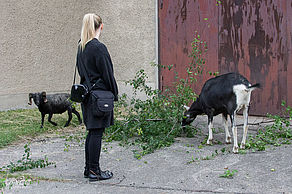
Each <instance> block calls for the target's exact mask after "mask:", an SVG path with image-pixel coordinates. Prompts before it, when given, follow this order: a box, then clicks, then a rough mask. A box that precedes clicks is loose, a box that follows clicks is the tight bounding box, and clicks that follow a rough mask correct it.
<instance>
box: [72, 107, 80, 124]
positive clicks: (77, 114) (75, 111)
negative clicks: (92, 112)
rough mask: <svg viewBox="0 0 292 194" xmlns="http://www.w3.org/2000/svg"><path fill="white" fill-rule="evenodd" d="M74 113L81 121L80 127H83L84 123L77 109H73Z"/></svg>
mask: <svg viewBox="0 0 292 194" xmlns="http://www.w3.org/2000/svg"><path fill="white" fill-rule="evenodd" d="M72 112H73V113H74V114H75V115H76V116H77V118H78V121H79V125H81V123H82V119H81V117H80V114H79V112H77V110H76V109H75V108H73V109H72Z"/></svg>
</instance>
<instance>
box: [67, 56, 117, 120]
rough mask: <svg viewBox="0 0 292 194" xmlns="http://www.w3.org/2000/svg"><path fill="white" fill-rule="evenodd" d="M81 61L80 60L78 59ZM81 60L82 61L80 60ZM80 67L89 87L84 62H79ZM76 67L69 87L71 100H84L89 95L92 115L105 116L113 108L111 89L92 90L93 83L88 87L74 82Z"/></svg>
mask: <svg viewBox="0 0 292 194" xmlns="http://www.w3.org/2000/svg"><path fill="white" fill-rule="evenodd" d="M80 61H81V60H80ZM81 62H82V61H81ZM81 68H82V70H83V72H84V75H85V80H86V83H87V85H88V86H89V87H90V85H91V84H90V80H89V77H88V74H87V71H86V69H85V66H84V64H81ZM76 69H77V64H76V67H75V72H74V81H73V86H72V88H71V100H72V101H74V102H84V100H85V99H86V98H87V97H89V98H91V100H90V101H89V102H90V103H92V104H91V107H92V110H93V115H94V116H97V117H101V116H106V115H108V114H109V113H110V112H111V111H113V109H114V95H113V93H112V92H111V91H107V90H93V88H94V86H95V84H96V83H97V82H98V81H99V80H97V82H96V83H95V84H93V85H92V86H91V87H90V88H89V89H88V88H87V87H86V86H84V85H83V84H75V77H76Z"/></svg>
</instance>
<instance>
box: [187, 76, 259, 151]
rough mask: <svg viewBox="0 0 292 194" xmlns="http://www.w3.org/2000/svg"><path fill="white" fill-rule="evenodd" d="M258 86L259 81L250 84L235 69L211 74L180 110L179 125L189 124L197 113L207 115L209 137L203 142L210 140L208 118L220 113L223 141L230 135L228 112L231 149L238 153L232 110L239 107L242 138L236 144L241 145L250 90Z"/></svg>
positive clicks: (234, 110)
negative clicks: (242, 118) (193, 99)
mask: <svg viewBox="0 0 292 194" xmlns="http://www.w3.org/2000/svg"><path fill="white" fill-rule="evenodd" d="M258 87H260V84H254V85H251V84H250V83H249V81H248V80H247V79H246V78H245V77H243V76H242V75H240V74H238V73H228V74H224V75H220V76H217V77H215V78H211V79H209V80H207V81H206V83H205V84H204V86H203V88H202V91H201V94H200V96H199V98H198V99H197V100H196V101H195V102H194V103H193V104H192V105H191V107H190V109H189V110H187V111H186V112H185V113H184V118H183V121H182V126H185V125H188V124H190V123H191V122H192V121H193V120H194V119H195V118H196V116H197V115H201V114H206V115H207V116H208V128H209V137H208V140H207V144H211V143H212V140H213V134H212V128H213V125H212V122H213V116H216V115H218V114H222V115H223V124H224V128H225V133H226V140H225V141H226V143H231V136H230V134H229V130H228V124H227V115H229V116H230V120H231V126H232V133H233V139H234V146H233V152H234V153H238V144H237V128H236V118H235V115H236V112H237V111H239V110H241V109H243V117H244V126H243V138H242V142H241V145H240V148H242V149H244V148H245V142H246V135H247V130H248V126H247V123H248V107H249V102H250V95H251V92H252V91H253V90H254V89H255V88H258Z"/></svg>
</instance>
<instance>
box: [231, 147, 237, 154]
mask: <svg viewBox="0 0 292 194" xmlns="http://www.w3.org/2000/svg"><path fill="white" fill-rule="evenodd" d="M232 151H233V153H234V154H238V146H234V147H233V150H232Z"/></svg>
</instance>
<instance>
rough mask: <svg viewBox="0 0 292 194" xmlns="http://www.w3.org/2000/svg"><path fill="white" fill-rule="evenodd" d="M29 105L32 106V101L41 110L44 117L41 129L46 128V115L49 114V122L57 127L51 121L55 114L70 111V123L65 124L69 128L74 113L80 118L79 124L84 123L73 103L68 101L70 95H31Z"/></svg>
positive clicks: (43, 93) (44, 93)
mask: <svg viewBox="0 0 292 194" xmlns="http://www.w3.org/2000/svg"><path fill="white" fill-rule="evenodd" d="M28 96H29V102H28V104H29V105H32V99H33V101H34V103H35V104H36V105H37V107H38V108H39V111H40V112H41V115H42V124H41V128H43V126H44V119H45V115H46V114H49V118H48V121H49V122H50V123H52V124H53V125H55V126H56V125H57V123H55V122H53V121H52V120H51V119H52V117H53V114H62V113H64V112H65V111H68V117H69V118H68V121H67V122H66V124H65V127H67V126H68V125H69V123H70V121H71V120H72V113H74V114H75V115H76V116H77V117H78V121H79V124H81V123H82V120H81V117H80V114H79V113H78V112H77V111H76V109H75V108H74V107H73V106H72V103H71V102H70V101H69V100H68V99H69V97H70V95H69V94H65V93H59V94H48V95H47V94H46V92H42V93H29V95H28Z"/></svg>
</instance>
